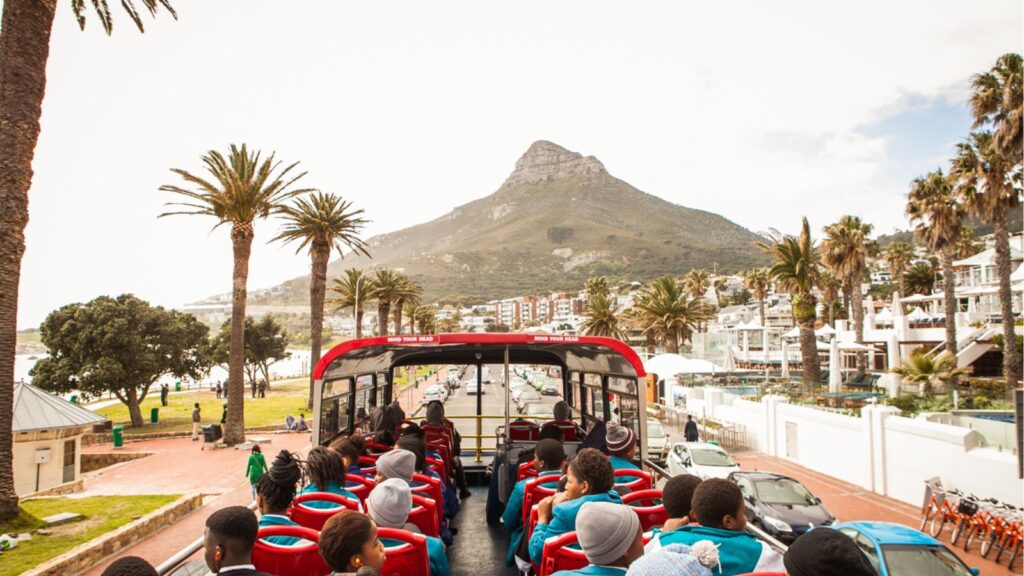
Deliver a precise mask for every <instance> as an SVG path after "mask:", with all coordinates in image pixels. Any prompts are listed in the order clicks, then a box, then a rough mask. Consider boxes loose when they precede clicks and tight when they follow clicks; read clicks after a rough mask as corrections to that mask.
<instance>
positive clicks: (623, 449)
mask: <svg viewBox="0 0 1024 576" xmlns="http://www.w3.org/2000/svg"><path fill="white" fill-rule="evenodd" d="M607 428H608V431H607V432H606V433H605V443H606V444H607V445H608V453H609V454H611V455H612V456H625V455H626V454H628V453H629V451H630V450H631V449H632V448H633V446H635V445H636V432H633V430H631V429H630V428H626V427H625V426H622V425H620V424H619V423H618V422H615V421H612V422H609V423H608V426H607Z"/></svg>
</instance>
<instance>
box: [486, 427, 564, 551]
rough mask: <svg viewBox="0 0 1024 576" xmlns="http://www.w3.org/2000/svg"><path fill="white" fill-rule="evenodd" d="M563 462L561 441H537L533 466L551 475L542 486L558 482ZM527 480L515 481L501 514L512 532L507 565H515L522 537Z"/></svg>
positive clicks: (549, 485)
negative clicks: (548, 480)
mask: <svg viewBox="0 0 1024 576" xmlns="http://www.w3.org/2000/svg"><path fill="white" fill-rule="evenodd" d="M564 462H565V449H564V448H563V447H562V443H561V442H559V441H558V440H552V439H551V438H546V439H544V440H541V441H540V442H537V447H536V448H535V449H534V451H533V468H534V470H537V472H538V473H539V474H538V475H539V476H550V477H551V482H550V483H547V482H546V483H544V486H547V487H551V486H552V485H554V484H557V483H558V479H559V478H561V476H562V464H563V463H564ZM527 480H530V478H527V479H525V480H520V481H518V482H516V485H515V486H514V487H513V488H512V493H511V494H509V497H508V504H506V505H505V512H504V513H502V515H501V520H502V522H504V523H505V528H507V529H508V530H509V531H510V532H511V533H512V535H511V538H510V539H509V543H508V555H507V556H506V558H505V563H506V564H508V565H509V566H515V553H516V549H517V548H519V542H520V541H521V540H522V539H523V499H524V498H525V496H526V494H525V492H526V482H527Z"/></svg>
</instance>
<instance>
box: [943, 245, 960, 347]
mask: <svg viewBox="0 0 1024 576" xmlns="http://www.w3.org/2000/svg"><path fill="white" fill-rule="evenodd" d="M939 264H941V265H942V304H943V308H944V309H945V312H946V351H947V352H949V353H950V354H952V355H953V357H954V358H955V357H956V353H957V349H956V293H955V292H954V291H955V289H956V286H955V283H954V281H953V249H952V248H947V249H945V250H942V251H941V252H939Z"/></svg>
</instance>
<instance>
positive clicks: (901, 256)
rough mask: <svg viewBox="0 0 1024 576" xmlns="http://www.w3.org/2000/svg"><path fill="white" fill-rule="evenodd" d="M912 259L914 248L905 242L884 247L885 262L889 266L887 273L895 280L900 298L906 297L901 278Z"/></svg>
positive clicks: (904, 286) (905, 289)
mask: <svg viewBox="0 0 1024 576" xmlns="http://www.w3.org/2000/svg"><path fill="white" fill-rule="evenodd" d="M913 259H914V247H913V246H911V245H910V244H907V243H906V242H893V243H892V244H889V245H888V246H886V247H885V262H886V263H887V264H888V265H889V272H891V273H892V275H893V277H895V278H896V283H897V284H899V286H900V295H902V296H906V295H907V285H906V282H905V281H904V278H903V276H904V274H906V272H907V266H909V265H910V261H911V260H913Z"/></svg>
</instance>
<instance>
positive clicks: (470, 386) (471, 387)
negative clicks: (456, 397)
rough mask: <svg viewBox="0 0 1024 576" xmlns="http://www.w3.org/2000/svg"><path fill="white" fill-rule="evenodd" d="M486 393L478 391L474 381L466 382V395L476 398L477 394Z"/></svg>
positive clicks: (478, 388)
mask: <svg viewBox="0 0 1024 576" xmlns="http://www.w3.org/2000/svg"><path fill="white" fill-rule="evenodd" d="M486 393H487V392H486V391H484V390H480V387H479V386H478V385H477V383H476V380H470V381H468V382H466V394H470V395H473V396H476V395H477V394H486Z"/></svg>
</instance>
